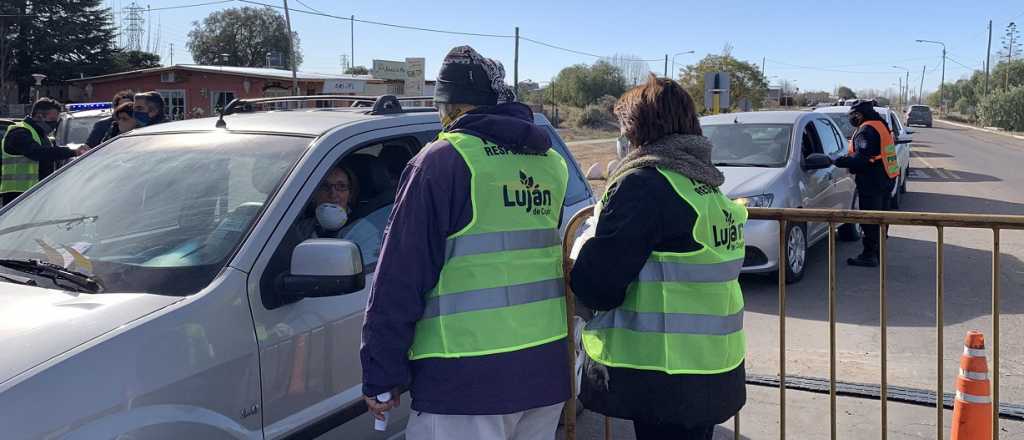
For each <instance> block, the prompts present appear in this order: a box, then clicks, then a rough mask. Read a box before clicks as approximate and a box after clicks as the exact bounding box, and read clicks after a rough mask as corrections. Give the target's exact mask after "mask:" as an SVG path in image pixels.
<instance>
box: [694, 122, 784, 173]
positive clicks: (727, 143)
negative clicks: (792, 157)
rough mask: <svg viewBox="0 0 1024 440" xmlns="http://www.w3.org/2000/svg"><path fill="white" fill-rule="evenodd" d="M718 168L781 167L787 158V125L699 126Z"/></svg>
mask: <svg viewBox="0 0 1024 440" xmlns="http://www.w3.org/2000/svg"><path fill="white" fill-rule="evenodd" d="M701 129H702V130H703V131H704V136H707V138H708V139H711V144H712V145H714V148H713V149H712V150H711V161H712V162H714V163H715V164H716V165H719V166H756V167H783V166H785V165H786V158H788V157H789V139H790V133H791V131H792V128H791V126H790V125H789V124H722V125H705V126H703V127H701Z"/></svg>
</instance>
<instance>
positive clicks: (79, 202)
mask: <svg viewBox="0 0 1024 440" xmlns="http://www.w3.org/2000/svg"><path fill="white" fill-rule="evenodd" d="M308 144H309V139H308V138H298V137H289V136H268V135H244V134H220V135H211V134H207V133H203V134H175V135H159V136H127V137H121V138H118V139H117V140H115V141H113V142H111V143H110V144H108V145H106V146H105V147H103V148H100V149H98V150H97V151H95V152H93V153H92V154H90V155H89V156H86V157H84V158H82V159H78V160H76V161H75V162H72V165H70V166H69V167H67V168H66V169H64V170H62V171H61V172H60V173H59V174H57V175H55V176H54V177H53V178H52V180H50V181H48V182H47V183H45V184H43V185H41V186H39V187H38V188H36V189H35V190H34V191H32V192H31V193H29V194H27V195H26V197H25V198H24V199H23V200H20V201H19V202H17V203H15V204H14V205H13V206H11V207H10V208H8V210H7V211H5V212H4V213H3V215H2V216H0V258H13V259H39V260H43V261H49V262H51V263H54V264H59V265H61V266H64V267H71V268H75V270H80V271H84V272H88V273H93V274H94V275H95V276H96V278H98V279H99V280H100V281H101V283H102V284H104V290H105V291H106V292H145V293H158V294H168V295H187V294H190V293H194V292H196V291H198V290H199V289H201V288H203V287H205V286H206V285H207V284H208V283H209V282H210V281H211V280H212V279H213V277H214V276H216V275H217V273H218V272H219V271H220V270H221V268H222V267H223V266H224V265H225V264H227V260H228V258H229V257H230V256H231V255H232V254H233V252H234V250H235V249H236V248H237V246H238V245H239V244H240V243H241V241H242V239H243V238H244V237H245V235H246V234H247V233H248V231H249V228H250V227H251V226H252V224H254V222H255V221H256V219H257V218H258V216H259V213H260V212H261V210H262V207H263V204H264V203H265V202H266V200H267V199H268V198H269V197H270V195H271V194H272V193H273V192H274V191H275V190H276V188H277V186H278V185H279V183H280V181H281V180H282V179H283V178H284V176H285V175H286V174H287V172H288V170H289V169H291V167H292V166H293V164H294V163H295V161H296V160H297V159H298V157H299V156H300V155H301V154H302V152H303V151H304V150H305V148H306V146H307V145H308ZM76 254H80V256H79V255H76Z"/></svg>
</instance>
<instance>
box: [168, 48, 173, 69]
mask: <svg viewBox="0 0 1024 440" xmlns="http://www.w3.org/2000/svg"><path fill="white" fill-rule="evenodd" d="M169 52H170V53H169V54H168V57H167V58H168V60H167V65H168V66H173V65H174V43H171V47H170V49H169Z"/></svg>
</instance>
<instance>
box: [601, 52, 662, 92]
mask: <svg viewBox="0 0 1024 440" xmlns="http://www.w3.org/2000/svg"><path fill="white" fill-rule="evenodd" d="M604 61H607V62H608V64H611V65H613V66H615V67H618V68H619V71H620V72H622V76H623V78H625V79H626V85H627V86H635V85H637V84H640V83H642V82H646V81H647V74H648V73H651V65H650V64H648V63H647V61H644V60H642V59H640V57H638V56H636V55H632V54H615V55H612V56H610V57H607V58H604Z"/></svg>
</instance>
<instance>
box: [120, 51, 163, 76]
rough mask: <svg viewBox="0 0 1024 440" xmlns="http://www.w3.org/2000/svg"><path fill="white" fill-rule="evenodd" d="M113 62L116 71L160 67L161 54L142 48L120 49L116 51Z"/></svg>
mask: <svg viewBox="0 0 1024 440" xmlns="http://www.w3.org/2000/svg"><path fill="white" fill-rule="evenodd" d="M111 63H112V65H113V71H115V72H127V71H129V70H138V69H150V68H153V67H160V55H157V54H155V53H149V52H143V51H141V50H123V51H121V50H119V51H116V52H114V54H113V60H112V61H111Z"/></svg>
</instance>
